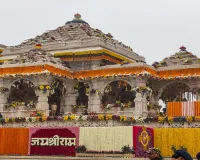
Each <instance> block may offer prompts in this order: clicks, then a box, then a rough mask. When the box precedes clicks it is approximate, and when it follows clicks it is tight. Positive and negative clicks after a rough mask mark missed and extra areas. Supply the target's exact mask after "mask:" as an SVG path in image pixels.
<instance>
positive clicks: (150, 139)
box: [133, 126, 154, 157]
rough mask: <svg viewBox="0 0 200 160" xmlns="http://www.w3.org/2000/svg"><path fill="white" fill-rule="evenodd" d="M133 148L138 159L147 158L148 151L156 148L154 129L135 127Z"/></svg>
mask: <svg viewBox="0 0 200 160" xmlns="http://www.w3.org/2000/svg"><path fill="white" fill-rule="evenodd" d="M133 146H134V150H135V156H136V157H147V150H148V149H149V148H152V147H153V146H154V132H153V129H152V128H146V127H144V126H134V127H133Z"/></svg>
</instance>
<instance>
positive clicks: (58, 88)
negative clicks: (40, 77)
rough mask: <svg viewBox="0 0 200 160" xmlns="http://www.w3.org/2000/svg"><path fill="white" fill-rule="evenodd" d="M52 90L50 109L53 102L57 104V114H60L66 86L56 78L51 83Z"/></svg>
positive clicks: (49, 100)
mask: <svg viewBox="0 0 200 160" xmlns="http://www.w3.org/2000/svg"><path fill="white" fill-rule="evenodd" d="M51 88H52V89H51V92H50V94H49V97H48V103H49V109H51V106H52V104H54V103H55V104H56V105H57V110H56V115H59V114H60V108H61V101H62V100H63V96H64V94H65V92H66V89H65V86H64V84H63V82H62V81H61V80H58V79H56V80H54V81H53V83H52V84H51Z"/></svg>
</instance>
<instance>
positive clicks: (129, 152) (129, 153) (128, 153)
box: [122, 145, 135, 158]
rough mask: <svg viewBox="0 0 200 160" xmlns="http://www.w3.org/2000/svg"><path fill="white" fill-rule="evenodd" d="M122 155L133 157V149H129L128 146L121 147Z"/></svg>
mask: <svg viewBox="0 0 200 160" xmlns="http://www.w3.org/2000/svg"><path fill="white" fill-rule="evenodd" d="M122 153H123V154H124V157H130V158H132V157H134V156H135V151H134V149H133V147H132V148H131V147H130V146H129V145H125V146H123V147H122Z"/></svg>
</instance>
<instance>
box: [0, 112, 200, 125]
mask: <svg viewBox="0 0 200 160" xmlns="http://www.w3.org/2000/svg"><path fill="white" fill-rule="evenodd" d="M31 116H34V117H16V118H13V117H6V118H1V119H0V123H2V124H3V123H14V122H15V123H22V122H27V123H28V122H46V121H60V122H66V121H96V122H98V121H110V120H114V121H119V122H123V123H141V124H144V123H151V122H154V123H156V122H158V123H162V124H164V123H165V122H166V123H168V124H169V125H170V124H172V123H175V122H176V123H177V122H179V123H184V122H187V123H188V124H190V123H192V122H200V117H191V116H188V117H157V118H156V117H155V118H153V117H147V118H142V117H129V116H120V115H112V114H98V115H97V114H95V113H93V114H92V113H89V115H74V114H68V115H65V116H59V117H47V116H44V114H43V113H42V112H41V111H36V112H35V113H34V114H32V115H31Z"/></svg>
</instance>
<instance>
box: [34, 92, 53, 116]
mask: <svg viewBox="0 0 200 160" xmlns="http://www.w3.org/2000/svg"><path fill="white" fill-rule="evenodd" d="M37 95H38V96H39V97H38V103H37V105H36V109H37V110H41V111H43V113H44V114H45V116H49V112H50V110H49V103H48V96H49V91H46V92H43V91H40V90H38V91H37Z"/></svg>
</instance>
